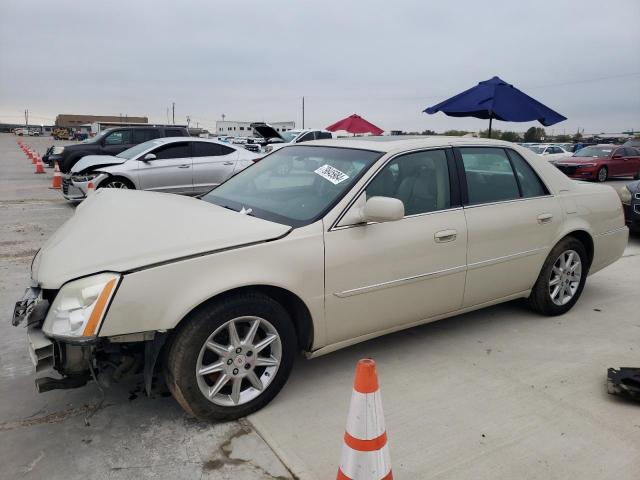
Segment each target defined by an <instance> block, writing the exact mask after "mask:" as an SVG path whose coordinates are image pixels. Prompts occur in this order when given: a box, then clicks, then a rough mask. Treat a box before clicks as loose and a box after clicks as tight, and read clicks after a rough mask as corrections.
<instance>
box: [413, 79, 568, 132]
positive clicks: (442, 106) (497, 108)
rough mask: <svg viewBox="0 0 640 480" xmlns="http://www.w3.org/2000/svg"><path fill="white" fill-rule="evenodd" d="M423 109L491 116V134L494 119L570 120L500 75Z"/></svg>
mask: <svg viewBox="0 0 640 480" xmlns="http://www.w3.org/2000/svg"><path fill="white" fill-rule="evenodd" d="M424 112H426V113H429V114H434V113H436V112H442V113H444V114H446V115H449V116H450V117H475V118H485V119H487V118H488V119H489V137H491V122H492V120H493V119H494V118H495V119H496V120H502V121H505V122H530V121H533V120H538V121H539V122H540V123H541V124H542V125H544V126H549V125H554V124H556V123H558V122H562V121H563V120H566V119H567V118H566V117H564V116H562V115H560V114H559V113H558V112H556V111H554V110H551V109H550V108H549V107H547V106H546V105H543V104H542V103H540V102H539V101H537V100H535V99H534V98H531V97H530V96H529V95H527V94H526V93H524V92H521V91H520V90H518V89H517V88H516V87H514V86H513V85H510V84H508V83H507V82H505V81H504V80H502V79H500V78H498V77H493V78H492V79H490V80H485V81H484V82H480V83H478V85H476V86H475V87H473V88H470V89H469V90H465V91H464V92H462V93H459V94H457V95H456V96H454V97H451V98H450V99H448V100H445V101H444V102H441V103H439V104H437V105H434V106H433V107H429V108H427V109H426V110H424Z"/></svg>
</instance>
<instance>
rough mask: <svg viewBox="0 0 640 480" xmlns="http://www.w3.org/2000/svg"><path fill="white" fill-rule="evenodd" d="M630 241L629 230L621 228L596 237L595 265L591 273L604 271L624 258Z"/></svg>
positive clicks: (594, 245) (594, 243)
mask: <svg viewBox="0 0 640 480" xmlns="http://www.w3.org/2000/svg"><path fill="white" fill-rule="evenodd" d="M628 240H629V229H628V228H627V227H626V226H624V227H619V228H616V229H614V230H610V231H608V232H605V233H601V234H599V235H596V236H595V237H594V239H593V249H594V252H593V263H592V265H591V269H590V272H589V273H595V272H597V271H598V270H602V269H603V268H604V267H606V266H607V265H611V264H612V263H613V262H615V261H616V260H618V259H619V258H620V257H622V254H623V253H624V250H625V248H626V247H627V242H628Z"/></svg>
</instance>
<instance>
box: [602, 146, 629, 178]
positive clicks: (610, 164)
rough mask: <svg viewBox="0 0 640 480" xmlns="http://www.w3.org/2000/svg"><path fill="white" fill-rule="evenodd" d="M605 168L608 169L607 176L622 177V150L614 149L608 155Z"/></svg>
mask: <svg viewBox="0 0 640 480" xmlns="http://www.w3.org/2000/svg"><path fill="white" fill-rule="evenodd" d="M606 165H607V168H608V169H609V176H616V177H617V176H620V175H624V174H625V171H626V165H625V159H624V148H616V149H613V151H612V152H611V153H610V154H609V158H608V159H607V161H606Z"/></svg>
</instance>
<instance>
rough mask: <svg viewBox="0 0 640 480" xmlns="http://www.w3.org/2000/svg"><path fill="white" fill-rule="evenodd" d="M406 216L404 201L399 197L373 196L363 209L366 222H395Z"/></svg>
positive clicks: (363, 217) (363, 218)
mask: <svg viewBox="0 0 640 480" xmlns="http://www.w3.org/2000/svg"><path fill="white" fill-rule="evenodd" d="M401 218H404V203H402V201H401V200H398V199H397V198H391V197H371V198H370V199H369V200H367V203H366V204H365V206H364V209H363V210H362V220H363V221H365V222H379V223H382V222H393V221H395V220H400V219H401Z"/></svg>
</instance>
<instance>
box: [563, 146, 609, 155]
mask: <svg viewBox="0 0 640 480" xmlns="http://www.w3.org/2000/svg"><path fill="white" fill-rule="evenodd" d="M614 148H615V147H613V146H611V147H585V148H581V149H580V150H578V151H577V152H576V153H574V154H573V156H574V157H608V156H609V154H611V152H612V151H613V149H614Z"/></svg>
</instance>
